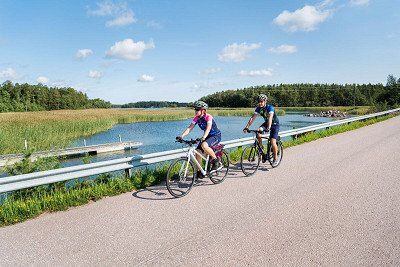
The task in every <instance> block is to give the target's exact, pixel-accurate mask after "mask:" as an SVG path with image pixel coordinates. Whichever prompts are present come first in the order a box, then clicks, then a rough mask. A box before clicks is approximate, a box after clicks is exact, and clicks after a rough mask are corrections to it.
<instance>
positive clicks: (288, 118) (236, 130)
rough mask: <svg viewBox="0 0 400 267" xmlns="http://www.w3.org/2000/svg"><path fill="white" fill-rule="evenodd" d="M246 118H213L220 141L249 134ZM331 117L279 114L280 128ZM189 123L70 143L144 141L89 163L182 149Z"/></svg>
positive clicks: (146, 125)
mask: <svg viewBox="0 0 400 267" xmlns="http://www.w3.org/2000/svg"><path fill="white" fill-rule="evenodd" d="M248 119H249V117H237V116H235V117H233V116H232V117H219V116H217V117H215V120H216V122H217V125H218V127H219V129H220V130H221V132H222V141H224V140H232V139H237V138H242V137H249V136H251V135H250V134H244V133H243V132H242V130H243V127H244V126H245V125H246V123H247V121H248ZM331 120H332V119H331V118H314V117H305V116H303V114H302V113H286V115H285V116H280V117H279V121H280V124H281V127H280V130H281V131H285V130H290V129H293V128H300V127H305V126H310V125H313V124H319V123H323V122H327V121H331ZM190 122H191V119H187V120H180V121H168V122H139V123H131V124H118V125H115V126H114V127H113V128H111V129H110V130H108V131H105V132H101V133H98V134H95V135H93V136H89V137H85V138H79V139H77V140H76V141H75V142H73V143H72V144H71V145H70V146H71V147H74V146H83V144H84V139H85V140H86V144H87V145H96V144H104V143H111V142H117V141H119V135H121V138H122V141H140V142H142V143H143V145H142V146H141V147H140V148H138V149H132V150H130V151H129V150H128V151H121V152H116V153H115V152H114V153H107V154H99V155H95V156H91V157H90V162H96V161H102V160H109V159H115V158H121V157H128V156H131V155H138V154H147V153H153V152H160V151H165V150H170V149H177V148H181V147H182V145H181V144H179V143H175V137H176V136H177V135H180V134H181V133H182V131H183V130H184V129H186V127H188V126H189V125H190ZM262 123H263V119H262V118H261V117H257V119H256V121H255V122H254V123H253V125H252V127H251V128H252V129H255V128H256V127H258V126H259V125H261V124H262ZM200 136H202V131H201V130H200V129H199V127H197V126H196V127H195V128H194V129H193V131H192V132H191V133H190V135H189V136H188V138H197V137H200ZM82 163H83V161H82V158H73V159H67V160H65V161H63V165H64V166H72V165H78V164H82ZM3 176H6V174H4V173H0V177H3Z"/></svg>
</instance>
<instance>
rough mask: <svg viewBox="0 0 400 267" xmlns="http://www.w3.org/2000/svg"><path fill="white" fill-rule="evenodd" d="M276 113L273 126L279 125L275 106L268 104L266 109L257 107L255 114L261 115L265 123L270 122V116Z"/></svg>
mask: <svg viewBox="0 0 400 267" xmlns="http://www.w3.org/2000/svg"><path fill="white" fill-rule="evenodd" d="M270 113H274V116H273V117H272V124H271V125H279V120H278V116H276V112H275V109H274V106H272V105H270V104H268V105H266V106H265V107H263V108H261V107H258V106H257V107H256V110H254V114H260V115H261V117H263V118H264V120H265V122H268V119H269V114H270Z"/></svg>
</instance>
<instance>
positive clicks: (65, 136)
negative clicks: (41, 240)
mask: <svg viewBox="0 0 400 267" xmlns="http://www.w3.org/2000/svg"><path fill="white" fill-rule="evenodd" d="M327 109H333V107H322V108H317V107H315V108H314V107H313V108H279V109H277V114H278V115H279V116H283V115H284V114H285V110H290V111H295V110H302V111H317V110H327ZM334 109H341V110H343V111H349V112H350V111H351V110H352V109H353V108H352V107H334ZM367 109H368V107H356V109H355V110H353V112H362V111H366V110H367ZM253 111H254V108H238V109H231V108H211V109H210V110H209V112H210V113H211V114H212V115H214V116H251V115H252V114H253ZM192 116H193V111H192V110H191V109H187V108H169V109H167V108H163V109H86V110H55V111H37V112H10V113H0V155H1V154H12V153H21V152H23V151H24V147H25V146H24V140H27V142H28V148H29V149H32V150H36V151H38V150H48V149H53V148H54V149H55V148H64V147H66V146H67V145H69V144H70V143H71V142H72V141H73V140H75V139H77V138H79V137H84V136H90V135H93V134H96V133H99V132H102V131H106V130H109V129H110V128H111V127H113V126H114V125H115V124H118V123H133V122H144V121H172V120H183V119H188V118H191V117H192Z"/></svg>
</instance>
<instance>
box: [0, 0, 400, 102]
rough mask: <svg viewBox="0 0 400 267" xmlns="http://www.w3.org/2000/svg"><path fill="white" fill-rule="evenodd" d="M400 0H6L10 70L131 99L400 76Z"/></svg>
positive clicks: (3, 59)
mask: <svg viewBox="0 0 400 267" xmlns="http://www.w3.org/2000/svg"><path fill="white" fill-rule="evenodd" d="M398 10H400V0H379V1H378V0H325V1H293V0H291V1H289V0H287V1H286V0H282V1H276V0H264V1H258V0H252V1H221V0H212V1H211V0H210V1H209V0H202V1H184V0H157V1H156V0H131V1H67V0H62V1H61V0H60V1H53V0H40V1H31V0H19V1H10V0H1V1H0V14H1V16H0V82H3V81H5V80H11V81H13V82H19V83H22V82H27V83H30V84H37V83H38V82H41V83H43V84H47V85H49V86H72V87H74V88H76V89H78V90H81V91H83V92H85V93H87V94H88V96H89V97H90V98H96V97H99V98H102V99H105V100H108V101H111V102H112V103H116V104H121V103H128V102H136V101H146V100H168V101H194V100H196V99H198V98H199V97H201V96H204V95H206V94H209V93H213V92H216V91H221V90H226V89H236V88H243V87H248V86H252V85H263V84H275V83H299V82H310V83H317V82H320V83H385V81H386V77H387V75H388V74H392V73H393V74H394V75H395V76H400V27H399V26H400V12H398Z"/></svg>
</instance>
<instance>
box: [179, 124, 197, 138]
mask: <svg viewBox="0 0 400 267" xmlns="http://www.w3.org/2000/svg"><path fill="white" fill-rule="evenodd" d="M194 126H195V124H193V123H191V124H190V125H189V127H187V128H186V130H184V131H183V133H182V134H181V137H184V136H186V135H188V134H189V133H190V132H191V131H192V130H193V128H194Z"/></svg>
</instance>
